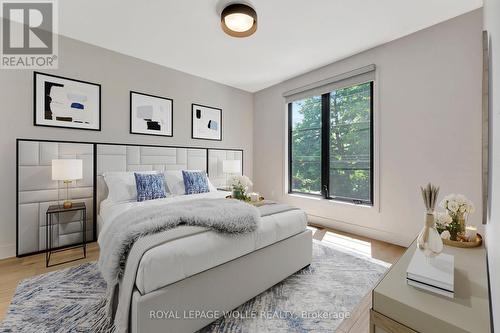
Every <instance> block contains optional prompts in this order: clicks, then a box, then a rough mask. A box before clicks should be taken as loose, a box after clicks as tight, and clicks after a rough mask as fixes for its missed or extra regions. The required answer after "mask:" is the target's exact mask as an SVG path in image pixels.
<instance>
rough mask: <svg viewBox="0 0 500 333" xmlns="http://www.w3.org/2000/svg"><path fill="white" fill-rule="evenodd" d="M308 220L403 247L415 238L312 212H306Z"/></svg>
mask: <svg viewBox="0 0 500 333" xmlns="http://www.w3.org/2000/svg"><path fill="white" fill-rule="evenodd" d="M307 217H308V220H309V222H310V223H312V224H316V225H321V226H325V227H329V228H332V229H336V230H339V231H343V232H347V233H351V234H355V235H359V236H363V237H368V238H372V239H376V240H380V241H383V242H387V243H391V244H395V245H399V246H403V247H408V246H409V245H410V244H411V243H412V242H413V240H414V239H415V237H416V235H400V234H395V233H391V232H387V231H384V230H378V229H373V228H367V227H363V226H359V225H355V224H351V223H347V222H342V221H338V220H333V219H329V218H325V217H322V216H317V215H312V214H307Z"/></svg>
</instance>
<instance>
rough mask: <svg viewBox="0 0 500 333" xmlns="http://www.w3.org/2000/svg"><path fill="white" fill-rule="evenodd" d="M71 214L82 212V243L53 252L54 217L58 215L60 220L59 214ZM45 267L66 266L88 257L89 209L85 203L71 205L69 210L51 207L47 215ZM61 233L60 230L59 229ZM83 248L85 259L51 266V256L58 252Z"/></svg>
mask: <svg viewBox="0 0 500 333" xmlns="http://www.w3.org/2000/svg"><path fill="white" fill-rule="evenodd" d="M71 212H80V221H81V222H82V242H81V243H80V244H77V245H75V246H67V247H64V248H62V249H58V250H52V236H53V232H52V226H53V225H54V223H53V216H54V215H57V217H58V219H59V214H62V213H64V214H70V213H71ZM45 225H46V228H45V267H51V266H56V265H60V264H64V263H67V262H70V261H75V260H80V259H84V258H86V257H87V207H86V205H85V203H84V202H76V203H75V204H73V205H71V207H69V208H64V207H61V206H59V205H52V206H49V208H48V209H47V211H46V213H45ZM58 232H59V229H58ZM80 247H81V248H82V249H83V257H81V258H77V259H72V260H69V261H64V262H58V263H57V264H53V265H50V264H49V263H50V256H51V254H52V253H56V252H61V251H64V250H70V249H75V248H80Z"/></svg>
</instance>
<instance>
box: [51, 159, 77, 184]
mask: <svg viewBox="0 0 500 333" xmlns="http://www.w3.org/2000/svg"><path fill="white" fill-rule="evenodd" d="M82 177H83V162H82V160H52V180H77V179H82Z"/></svg>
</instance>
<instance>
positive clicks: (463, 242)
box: [443, 231, 483, 249]
mask: <svg viewBox="0 0 500 333" xmlns="http://www.w3.org/2000/svg"><path fill="white" fill-rule="evenodd" d="M445 232H446V231H444V232H443V233H445ZM443 243H444V244H445V245H448V246H453V247H461V248H464V249H470V248H474V247H478V246H481V244H482V243H483V237H482V236H481V235H480V234H476V238H475V240H474V241H469V240H467V239H465V238H460V240H457V241H452V240H450V239H449V238H448V239H446V238H443Z"/></svg>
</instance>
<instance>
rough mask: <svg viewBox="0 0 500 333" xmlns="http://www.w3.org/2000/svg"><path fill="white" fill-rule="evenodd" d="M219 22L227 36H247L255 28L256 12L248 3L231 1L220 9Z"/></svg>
mask: <svg viewBox="0 0 500 333" xmlns="http://www.w3.org/2000/svg"><path fill="white" fill-rule="evenodd" d="M220 24H221V26H222V30H224V32H225V33H226V34H228V35H229V36H233V37H248V36H250V35H252V34H253V33H254V32H255V31H256V30H257V12H255V9H253V8H252V7H250V6H249V5H245V4H242V3H233V4H230V5H228V6H227V7H226V8H224V9H223V10H222V13H221V14H220Z"/></svg>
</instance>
